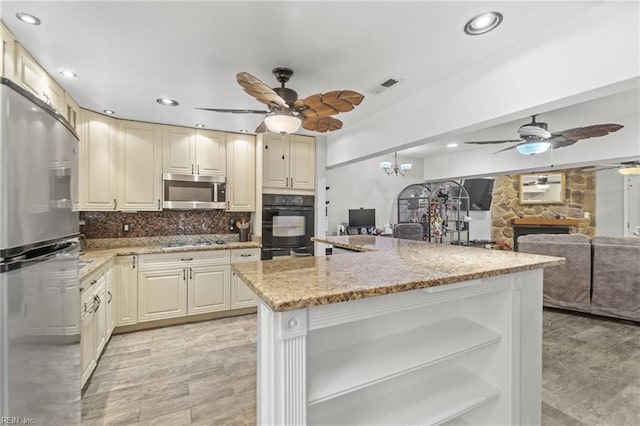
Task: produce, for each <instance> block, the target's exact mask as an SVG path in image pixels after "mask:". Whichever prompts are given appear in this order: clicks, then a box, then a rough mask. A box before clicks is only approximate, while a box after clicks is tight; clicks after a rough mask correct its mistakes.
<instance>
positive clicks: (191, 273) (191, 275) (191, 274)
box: [189, 268, 193, 280]
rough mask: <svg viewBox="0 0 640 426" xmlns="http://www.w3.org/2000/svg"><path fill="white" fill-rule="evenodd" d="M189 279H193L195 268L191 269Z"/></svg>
mask: <svg viewBox="0 0 640 426" xmlns="http://www.w3.org/2000/svg"><path fill="white" fill-rule="evenodd" d="M189 279H190V280H192V279H193V268H189Z"/></svg>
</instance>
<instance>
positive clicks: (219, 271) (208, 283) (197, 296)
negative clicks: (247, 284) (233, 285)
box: [187, 264, 230, 315]
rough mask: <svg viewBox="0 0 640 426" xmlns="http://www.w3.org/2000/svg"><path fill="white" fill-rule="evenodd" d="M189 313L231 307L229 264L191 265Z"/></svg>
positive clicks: (188, 286) (188, 296)
mask: <svg viewBox="0 0 640 426" xmlns="http://www.w3.org/2000/svg"><path fill="white" fill-rule="evenodd" d="M187 269H188V273H187V274H188V285H187V304H188V306H187V315H197V314H204V313H207V312H217V311H226V310H228V309H229V307H230V295H229V286H230V283H229V278H230V277H229V273H230V270H229V265H228V264H226V265H215V264H210V265H200V266H189V267H188V268H187Z"/></svg>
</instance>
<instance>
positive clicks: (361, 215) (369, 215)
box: [349, 209, 376, 228]
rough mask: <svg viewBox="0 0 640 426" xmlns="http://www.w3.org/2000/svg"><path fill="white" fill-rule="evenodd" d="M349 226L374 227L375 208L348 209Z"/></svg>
mask: <svg viewBox="0 0 640 426" xmlns="http://www.w3.org/2000/svg"><path fill="white" fill-rule="evenodd" d="M349 226H350V227H359V228H361V227H366V228H370V227H375V226H376V209H349Z"/></svg>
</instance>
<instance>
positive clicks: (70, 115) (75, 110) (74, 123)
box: [64, 92, 80, 132]
mask: <svg viewBox="0 0 640 426" xmlns="http://www.w3.org/2000/svg"><path fill="white" fill-rule="evenodd" d="M64 103H65V108H64V118H66V119H67V121H68V122H69V124H71V127H73V128H74V129H75V130H76V132H77V131H78V122H79V120H80V108H79V107H78V104H77V103H76V101H74V100H73V99H72V98H71V96H69V94H68V93H66V92H65V94H64Z"/></svg>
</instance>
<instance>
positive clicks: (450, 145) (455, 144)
mask: <svg viewBox="0 0 640 426" xmlns="http://www.w3.org/2000/svg"><path fill="white" fill-rule="evenodd" d="M456 146H458V144H457V143H455V142H452V143H448V144H447V148H455V147H456Z"/></svg>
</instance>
